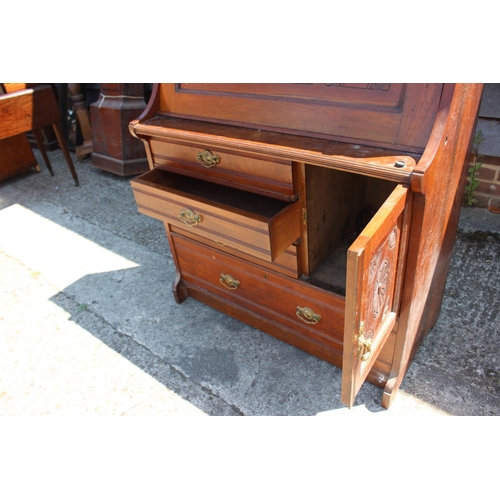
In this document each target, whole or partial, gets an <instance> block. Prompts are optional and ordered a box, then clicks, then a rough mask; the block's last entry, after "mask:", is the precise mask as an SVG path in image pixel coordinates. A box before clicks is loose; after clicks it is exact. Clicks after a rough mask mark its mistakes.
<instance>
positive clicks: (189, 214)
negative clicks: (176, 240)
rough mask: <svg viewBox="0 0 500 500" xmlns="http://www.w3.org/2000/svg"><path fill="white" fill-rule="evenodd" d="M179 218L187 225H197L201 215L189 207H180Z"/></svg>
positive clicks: (201, 218)
mask: <svg viewBox="0 0 500 500" xmlns="http://www.w3.org/2000/svg"><path fill="white" fill-rule="evenodd" d="M179 219H180V220H181V221H182V222H184V224H186V225H187V226H191V227H194V226H197V225H198V224H199V223H200V222H201V221H202V220H203V217H202V216H201V215H198V214H197V213H195V212H194V211H193V210H191V209H190V208H181V212H180V214H179Z"/></svg>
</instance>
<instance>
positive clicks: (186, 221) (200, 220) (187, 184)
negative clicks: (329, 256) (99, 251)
mask: <svg viewBox="0 0 500 500" xmlns="http://www.w3.org/2000/svg"><path fill="white" fill-rule="evenodd" d="M131 184H132V190H133V192H134V196H135V200H136V202H137V206H138V209H139V211H140V212H141V213H144V214H146V215H149V216H151V217H155V218H157V219H160V220H162V221H163V222H165V223H168V224H170V225H172V226H174V227H182V228H183V229H186V230H188V231H189V232H192V233H193V234H196V235H199V236H203V237H205V238H209V239H210V240H212V241H215V242H217V243H218V244H220V245H223V246H227V247H229V248H233V249H236V250H239V251H242V252H244V253H246V254H249V255H252V256H254V257H257V258H259V259H262V260H265V261H267V262H273V261H274V260H275V259H276V258H277V257H278V256H279V255H281V254H282V253H283V252H284V251H285V250H286V249H287V248H288V247H289V246H290V245H291V244H292V243H294V242H295V241H297V240H298V239H299V238H300V207H299V204H298V203H297V202H294V203H287V202H285V201H282V200H277V199H274V198H268V197H266V196H261V195H258V194H256V193H250V192H246V191H241V190H238V189H232V188H229V187H227V186H222V185H218V184H214V183H210V182H206V181H202V180H200V179H195V178H191V177H187V176H184V175H179V174H174V173H171V172H167V171H163V170H159V169H153V170H151V171H149V172H147V173H145V174H143V175H141V176H140V177H138V178H136V179H134V180H133V181H131Z"/></svg>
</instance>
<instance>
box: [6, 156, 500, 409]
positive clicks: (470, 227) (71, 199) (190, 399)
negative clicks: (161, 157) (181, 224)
mask: <svg viewBox="0 0 500 500" xmlns="http://www.w3.org/2000/svg"><path fill="white" fill-rule="evenodd" d="M49 156H50V159H51V162H52V165H53V168H54V171H55V174H56V175H55V177H50V175H49V174H48V172H47V170H46V168H45V167H44V164H43V161H41V163H40V166H41V167H42V172H41V173H38V174H37V173H34V172H33V173H29V174H27V175H24V176H18V177H15V178H13V179H10V180H7V181H4V182H2V183H0V269H1V273H0V304H1V306H0V307H1V309H0V415H1V416H7V415H14V416H20V415H113V416H114V415H125V416H127V415H130V416H146V415H158V416H168V415H182V416H187V415H189V416H206V415H318V416H322V417H332V416H366V417H372V418H375V417H376V418H387V417H390V416H400V415H412V416H413V415H414V416H446V415H500V327H499V322H500V317H499V314H500V279H499V269H500V215H496V214H492V213H490V212H488V211H486V210H484V209H478V208H475V209H463V210H462V214H461V220H460V230H459V234H458V237H457V241H456V245H455V250H454V254H453V261H452V266H451V271H450V275H449V279H448V284H447V288H446V295H445V297H444V302H443V308H442V312H441V316H440V318H439V320H438V323H437V325H436V327H435V328H434V329H433V330H432V331H431V333H430V334H429V336H428V337H427V339H426V340H425V342H424V344H423V345H422V347H421V348H420V350H419V352H418V354H417V356H416V359H415V361H414V362H413V364H412V366H411V368H410V370H409V372H408V374H407V376H406V378H405V380H404V383H403V385H402V387H401V390H400V392H399V394H398V396H397V398H396V401H395V403H394V404H393V406H392V407H391V409H390V410H389V411H386V410H384V409H382V408H381V407H380V406H379V403H380V399H381V389H379V388H377V387H374V386H372V385H370V384H365V385H364V386H363V388H362V389H361V391H360V393H359V395H358V397H357V399H356V405H355V407H354V408H353V409H351V410H347V409H346V408H345V407H344V406H343V405H342V404H341V403H340V396H339V395H340V386H341V370H340V369H338V368H336V367H334V366H331V365H329V364H328V363H326V362H324V361H321V360H319V359H316V358H314V357H313V356H310V355H308V354H306V353H304V352H301V351H300V350H298V349H296V348H294V347H291V346H289V345H287V344H285V343H283V342H280V341H279V340H276V339H274V338H272V337H270V336H268V335H266V334H264V333H262V332H260V331H257V330H255V329H253V328H250V327H249V326H247V325H245V324H242V323H240V322H238V321H237V320H234V319H232V318H229V317H227V316H225V315H223V314H221V313H219V312H217V311H215V310H213V309H211V308H209V307H208V306H205V305H203V304H200V303H198V302H196V301H194V300H193V299H188V300H187V301H186V302H184V303H183V304H182V305H177V304H175V302H174V299H173V296H172V293H171V283H172V282H173V279H174V264H173V261H172V256H171V254H170V251H169V249H168V244H167V239H166V235H165V232H164V229H163V225H162V223H161V222H159V221H156V220H153V219H151V218H149V217H146V216H144V215H142V214H139V213H138V212H137V209H136V206H135V202H134V199H133V195H132V191H131V188H130V182H129V181H130V179H129V178H122V177H119V176H115V175H113V174H110V173H107V172H103V171H101V170H97V169H95V168H93V167H92V166H91V164H90V160H85V161H84V162H82V163H76V161H75V166H76V169H77V172H78V176H79V178H80V184H81V185H80V187H75V186H74V184H73V180H72V178H71V176H70V174H69V171H68V169H67V167H66V165H65V163H64V159H63V157H62V153H61V152H60V151H54V152H49Z"/></svg>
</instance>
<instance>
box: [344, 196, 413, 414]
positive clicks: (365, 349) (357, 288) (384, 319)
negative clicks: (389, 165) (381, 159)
mask: <svg viewBox="0 0 500 500" xmlns="http://www.w3.org/2000/svg"><path fill="white" fill-rule="evenodd" d="M408 198H409V197H408V188H405V187H403V186H397V187H396V189H395V190H394V191H393V192H392V194H391V195H390V196H389V198H388V199H387V200H386V202H385V203H384V204H383V205H382V207H381V208H380V210H379V211H378V212H377V213H376V215H375V216H374V217H373V219H372V220H371V221H370V222H369V223H368V225H367V226H366V227H365V229H364V230H363V231H362V233H361V234H360V235H359V237H358V238H357V239H356V241H355V242H354V243H353V244H352V245H351V247H350V248H349V250H348V253H347V289H346V311H345V327H344V353H343V366H342V402H343V403H344V404H346V405H348V406H349V407H351V406H352V405H353V404H354V398H355V397H356V394H357V392H358V390H359V388H360V387H361V385H362V384H363V381H364V380H365V378H366V376H367V375H368V373H369V371H370V369H371V368H372V366H373V364H374V362H375V360H376V359H377V356H378V354H379V353H380V351H381V349H382V347H383V345H384V343H385V341H386V340H387V338H388V337H389V335H390V333H391V331H392V329H393V328H394V325H395V323H396V315H397V307H398V304H399V298H398V297H399V293H400V285H399V280H398V278H399V277H402V268H403V264H404V254H405V251H406V230H405V224H404V219H405V217H404V216H405V208H406V207H407V204H408Z"/></svg>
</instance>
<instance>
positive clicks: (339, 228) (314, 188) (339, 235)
mask: <svg viewBox="0 0 500 500" xmlns="http://www.w3.org/2000/svg"><path fill="white" fill-rule="evenodd" d="M396 186H397V183H396V182H392V181H387V180H384V179H377V178H374V177H367V176H363V175H359V174H354V173H350V172H343V171H341V170H334V169H327V168H322V167H317V166H314V165H306V207H307V209H306V213H307V242H308V252H307V255H308V259H309V275H307V276H306V275H302V276H301V278H300V279H301V280H303V281H305V282H307V283H309V284H311V285H314V286H317V287H319V288H322V289H324V290H327V291H330V292H333V293H336V294H338V295H341V296H345V293H346V263H347V258H346V256H347V250H348V248H349V247H350V246H351V244H352V243H353V242H354V241H355V240H356V238H357V237H358V236H359V234H360V233H361V232H362V231H363V229H364V228H365V227H366V226H367V224H368V223H369V222H370V220H371V219H372V218H373V216H374V215H375V213H376V212H377V211H378V210H379V209H380V207H381V206H382V205H383V204H384V202H385V201H386V200H387V198H388V197H389V195H390V194H391V193H392V191H393V190H394V189H395V187H396Z"/></svg>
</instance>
